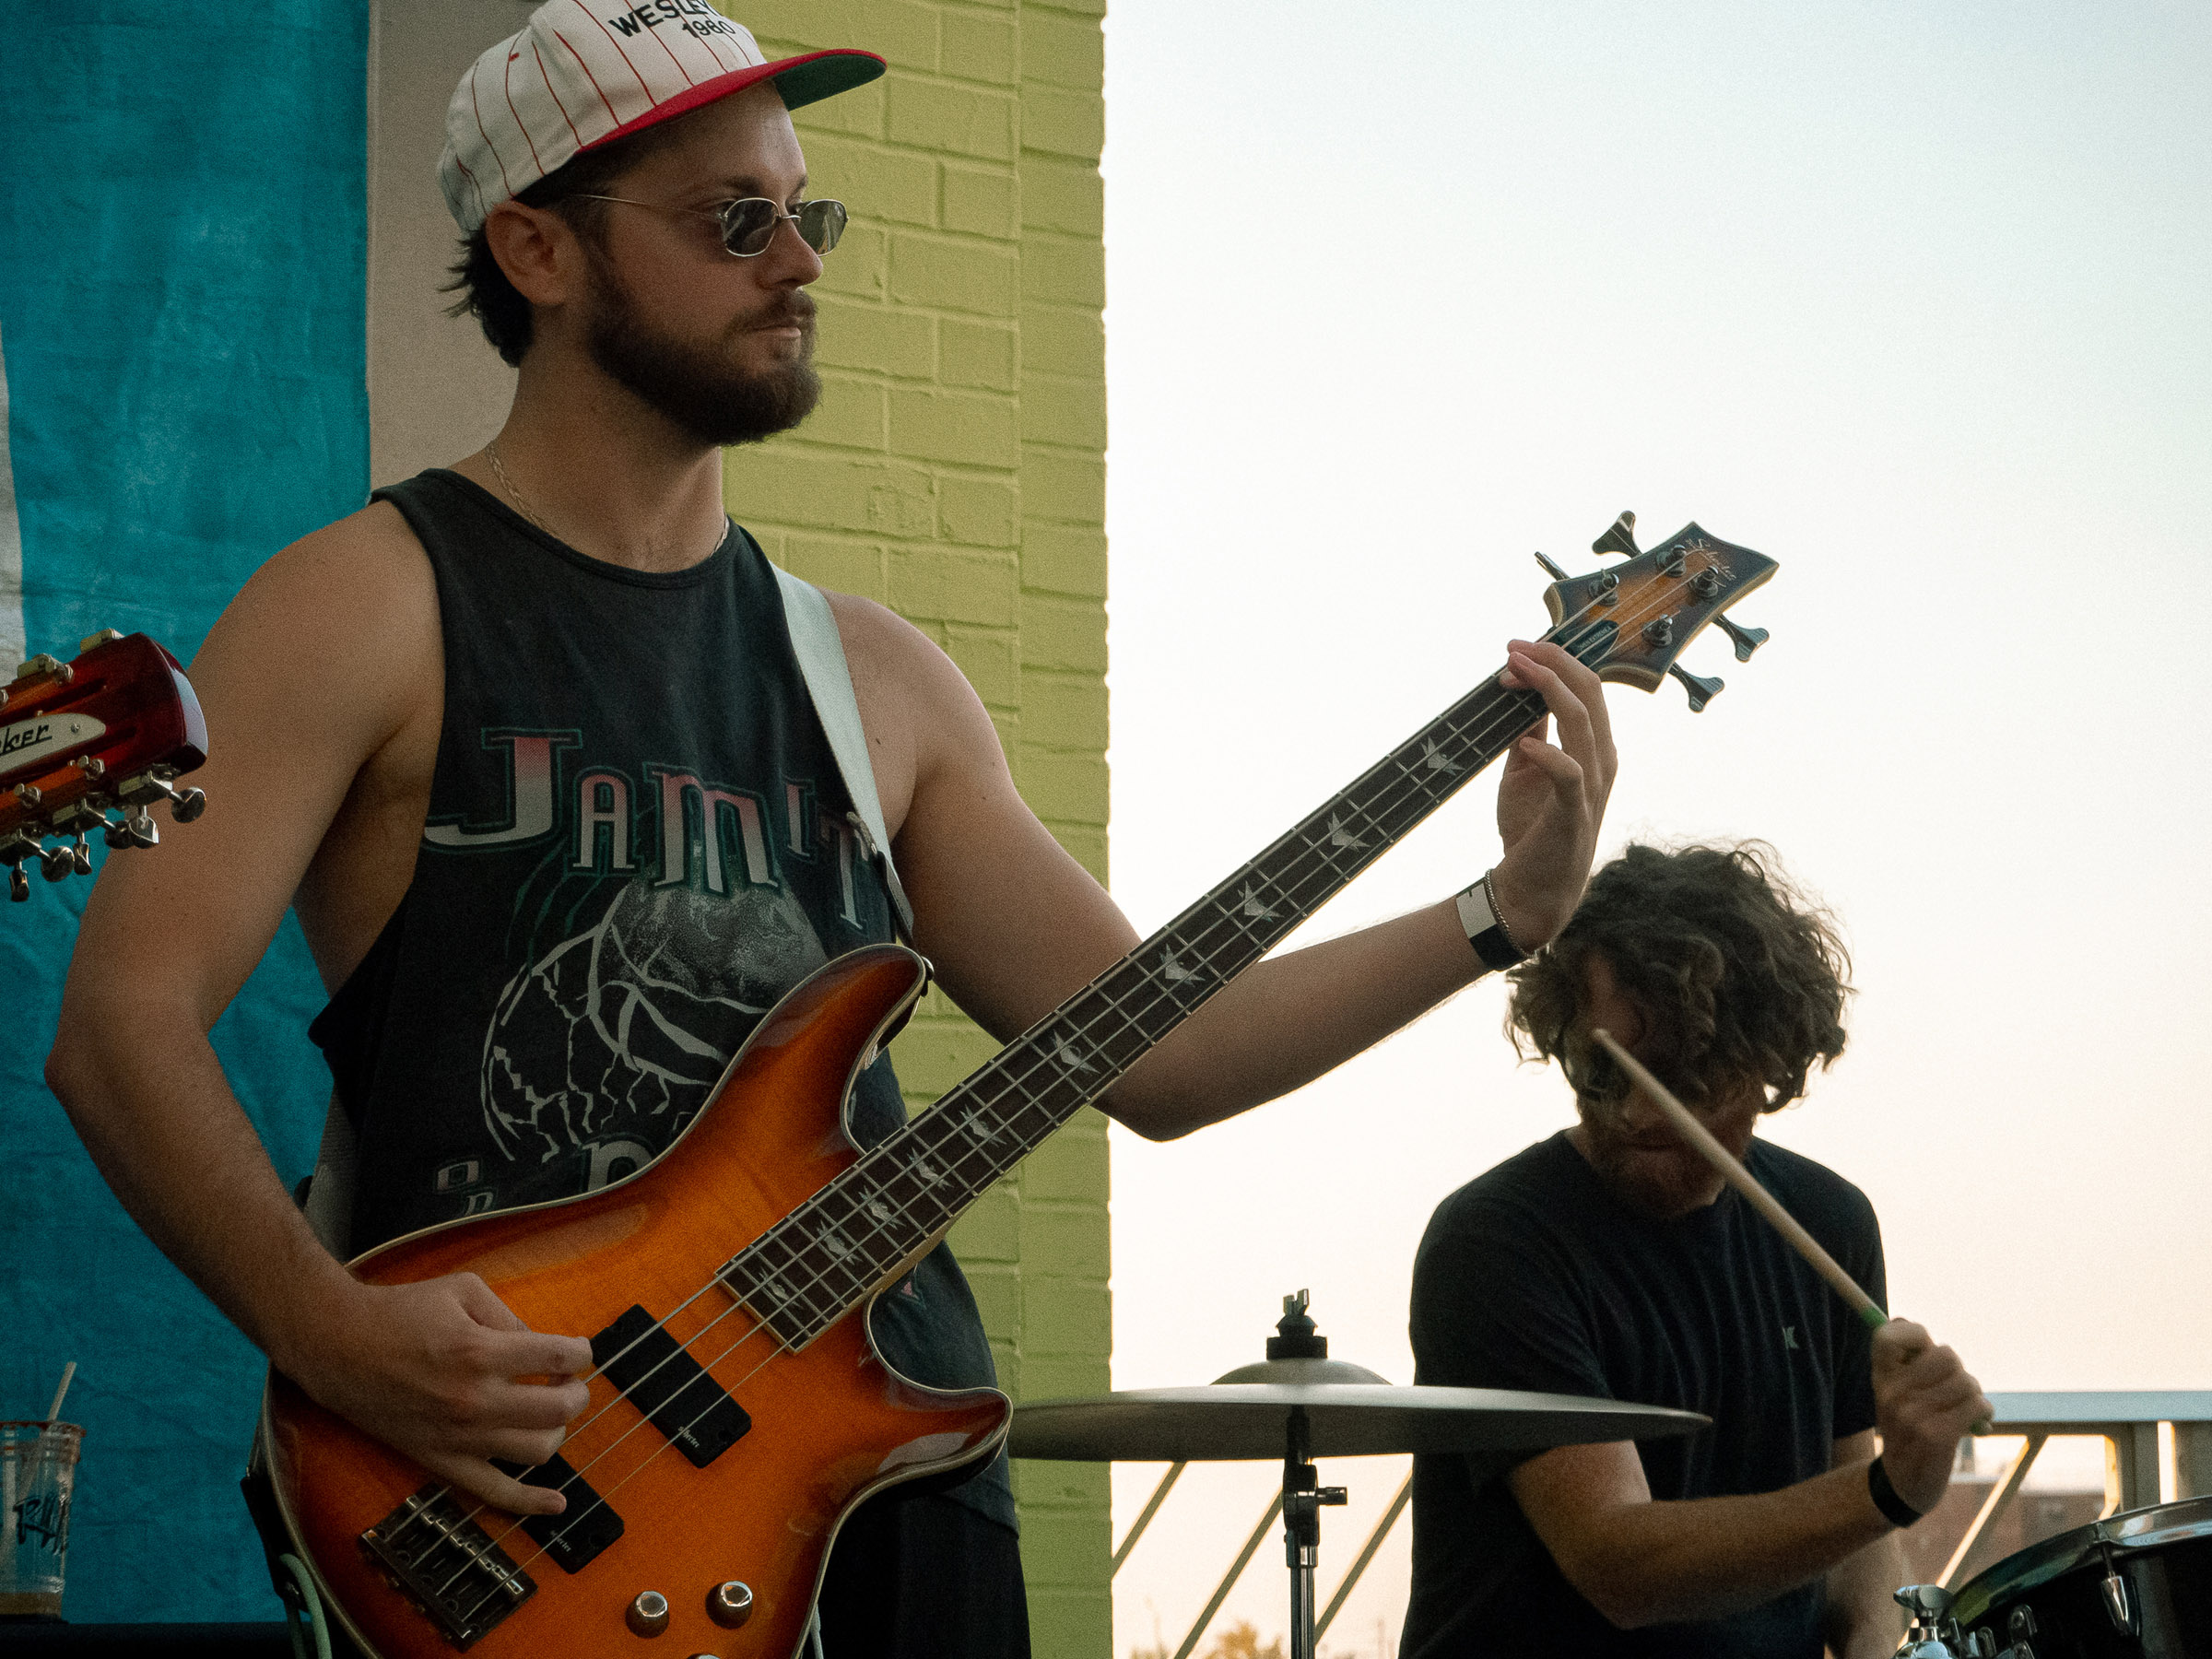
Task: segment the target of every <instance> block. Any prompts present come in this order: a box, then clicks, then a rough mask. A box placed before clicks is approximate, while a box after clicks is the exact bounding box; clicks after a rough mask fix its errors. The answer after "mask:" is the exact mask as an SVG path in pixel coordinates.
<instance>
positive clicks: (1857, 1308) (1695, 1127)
mask: <svg viewBox="0 0 2212 1659" xmlns="http://www.w3.org/2000/svg"><path fill="white" fill-rule="evenodd" d="M1590 1035H1591V1036H1593V1037H1594V1038H1596V1039H1597V1041H1598V1042H1599V1043H1600V1044H1601V1045H1603V1047H1604V1048H1605V1051H1606V1053H1608V1054H1610V1055H1612V1056H1613V1058H1614V1060H1615V1061H1617V1062H1618V1064H1619V1065H1620V1068H1621V1070H1623V1071H1625V1072H1627V1073H1628V1074H1629V1077H1630V1079H1631V1080H1632V1081H1634V1082H1635V1083H1636V1084H1637V1085H1639V1086H1640V1087H1641V1088H1642V1090H1643V1092H1644V1093H1645V1094H1647V1095H1649V1096H1650V1097H1651V1098H1652V1099H1653V1100H1654V1101H1655V1102H1657V1104H1658V1107H1659V1110H1660V1111H1661V1112H1665V1114H1666V1119H1667V1122H1669V1123H1670V1124H1674V1126H1675V1128H1676V1129H1677V1131H1678V1132H1679V1133H1680V1135H1681V1136H1682V1138H1683V1139H1684V1140H1686V1141H1688V1143H1689V1144H1690V1145H1691V1146H1693V1147H1696V1148H1697V1149H1698V1151H1699V1152H1700V1154H1702V1155H1703V1157H1704V1159H1705V1161H1706V1162H1707V1163H1709V1164H1711V1165H1712V1167H1713V1169H1714V1170H1715V1171H1718V1172H1719V1173H1720V1176H1721V1179H1722V1180H1724V1181H1725V1182H1727V1183H1728V1184H1729V1185H1730V1186H1732V1187H1734V1188H1735V1190H1736V1191H1737V1192H1739V1193H1741V1194H1743V1195H1744V1196H1745V1197H1746V1198H1747V1199H1749V1200H1750V1202H1751V1207H1752V1208H1753V1209H1755V1210H1757V1211H1758V1212H1759V1214H1760V1215H1762V1216H1764V1217H1765V1218H1767V1219H1768V1220H1769V1221H1770V1222H1771V1223H1772V1224H1773V1228H1774V1230H1775V1231H1776V1232H1778V1233H1780V1234H1781V1235H1782V1236H1783V1240H1784V1241H1787V1242H1788V1244H1789V1245H1790V1247H1791V1248H1792V1249H1793V1250H1794V1251H1796V1253H1798V1254H1799V1255H1801V1256H1803V1257H1804V1258H1805V1260H1806V1265H1807V1266H1809V1267H1811V1268H1812V1270H1813V1271H1814V1272H1815V1273H1817V1274H1818V1275H1819V1276H1820V1277H1822V1278H1824V1279H1826V1280H1827V1281H1828V1282H1829V1285H1830V1288H1833V1289H1834V1291H1835V1293H1836V1294H1837V1295H1838V1296H1840V1297H1841V1298H1842V1299H1843V1301H1844V1305H1845V1306H1846V1307H1848V1308H1850V1309H1851V1311H1852V1312H1854V1313H1856V1314H1857V1315H1858V1316H1859V1318H1860V1320H1861V1321H1862V1322H1863V1323H1864V1324H1865V1326H1866V1328H1867V1329H1868V1330H1870V1331H1871V1330H1877V1329H1879V1328H1880V1327H1881V1326H1883V1325H1886V1324H1888V1323H1889V1315H1888V1313H1886V1312H1883V1311H1882V1305H1881V1303H1879V1302H1877V1301H1876V1300H1874V1298H1873V1297H1871V1296H1869V1295H1867V1294H1866V1292H1865V1291H1864V1290H1862V1289H1861V1288H1859V1281H1858V1280H1857V1279H1854V1278H1853V1277H1851V1275H1850V1274H1848V1273H1846V1272H1844V1271H1843V1268H1842V1265H1841V1263H1839V1262H1838V1261H1837V1260H1836V1258H1835V1257H1834V1256H1831V1255H1830V1254H1829V1253H1828V1252H1827V1251H1825V1250H1823V1249H1822V1248H1821V1247H1820V1241H1819V1240H1818V1239H1816V1238H1814V1237H1813V1235H1812V1234H1811V1233H1809V1232H1806V1230H1805V1229H1804V1227H1803V1226H1801V1225H1800V1224H1799V1222H1798V1220H1797V1218H1796V1217H1794V1216H1793V1215H1791V1214H1790V1212H1789V1211H1788V1210H1786V1209H1783V1207H1782V1205H1781V1203H1780V1201H1779V1200H1777V1199H1776V1198H1775V1196H1774V1194H1771V1193H1770V1192H1768V1191H1767V1189H1766V1188H1765V1187H1763V1186H1760V1185H1759V1182H1758V1181H1756V1180H1755V1179H1754V1178H1753V1177H1752V1174H1751V1171H1748V1170H1747V1169H1745V1168H1744V1166H1743V1165H1742V1164H1741V1163H1740V1162H1738V1161H1737V1160H1736V1157H1735V1153H1733V1152H1731V1151H1729V1150H1728V1148H1727V1147H1724V1146H1722V1145H1721V1143H1720V1142H1719V1141H1717V1140H1715V1139H1713V1137H1712V1130H1710V1129H1708V1128H1706V1127H1705V1125H1704V1124H1700V1123H1699V1122H1698V1119H1697V1114H1696V1113H1694V1112H1691V1111H1690V1109H1689V1108H1688V1107H1687V1106H1685V1105H1683V1104H1682V1102H1681V1101H1679V1100H1676V1099H1675V1097H1674V1092H1673V1091H1672V1090H1671V1089H1669V1088H1667V1086H1666V1085H1665V1084H1664V1083H1662V1082H1660V1081H1659V1079H1658V1078H1656V1077H1653V1076H1652V1074H1651V1071H1650V1069H1649V1068H1648V1067H1646V1066H1645V1065H1644V1064H1643V1062H1641V1060H1639V1059H1637V1058H1636V1056H1635V1055H1633V1054H1631V1053H1629V1051H1628V1050H1627V1049H1625V1048H1623V1047H1621V1046H1620V1043H1619V1042H1618V1041H1617V1040H1616V1039H1615V1038H1614V1035H1613V1033H1612V1032H1610V1031H1608V1030H1606V1029H1605V1028H1604V1027H1602V1026H1600V1027H1598V1028H1597V1029H1596V1030H1593V1031H1592V1032H1591V1033H1590ZM1991 1426H1992V1425H1991V1424H1990V1422H1989V1421H1988V1419H1986V1418H1984V1419H1983V1421H1981V1422H1978V1423H1976V1424H1974V1425H1973V1432H1974V1433H1976V1434H1987V1433H1988V1432H1989V1431H1990V1429H1991Z"/></svg>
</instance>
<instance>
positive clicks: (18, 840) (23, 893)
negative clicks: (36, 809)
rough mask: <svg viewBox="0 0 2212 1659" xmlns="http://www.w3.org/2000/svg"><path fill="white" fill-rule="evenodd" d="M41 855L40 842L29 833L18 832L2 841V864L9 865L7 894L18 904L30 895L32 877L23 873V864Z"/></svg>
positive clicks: (0, 859) (0, 845)
mask: <svg viewBox="0 0 2212 1659" xmlns="http://www.w3.org/2000/svg"><path fill="white" fill-rule="evenodd" d="M39 855H40V851H39V843H38V842H37V841H33V840H32V839H31V838H30V837H29V836H28V835H24V834H22V833H20V832H18V833H17V834H14V835H10V836H8V837H7V838H6V840H5V841H0V864H4V865H6V866H7V896H8V897H9V898H10V899H12V900H15V902H16V903H18V904H21V903H23V902H24V901H25V900H28V899H29V897H30V878H29V877H27V876H26V875H24V874H23V866H24V865H25V864H26V863H28V862H29V860H31V859H33V858H37V857H39Z"/></svg>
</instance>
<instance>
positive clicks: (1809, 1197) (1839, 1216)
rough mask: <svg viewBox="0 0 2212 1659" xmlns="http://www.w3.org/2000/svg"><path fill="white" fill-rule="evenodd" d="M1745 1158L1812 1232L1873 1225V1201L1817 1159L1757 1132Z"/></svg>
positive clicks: (1859, 1229) (1845, 1230) (1761, 1180)
mask: <svg viewBox="0 0 2212 1659" xmlns="http://www.w3.org/2000/svg"><path fill="white" fill-rule="evenodd" d="M1745 1161H1746V1163H1747V1167H1748V1168H1749V1169H1750V1171H1751V1172H1752V1174H1754V1175H1756V1176H1758V1177H1759V1184H1760V1185H1761V1186H1763V1187H1765V1188H1766V1189H1767V1190H1768V1191H1769V1192H1771V1193H1772V1194H1774V1196H1775V1197H1776V1198H1778V1199H1779V1200H1781V1202H1782V1206H1783V1208H1784V1209H1786V1210H1788V1211H1789V1212H1790V1213H1791V1214H1792V1215H1794V1216H1795V1217H1796V1218H1797V1219H1798V1220H1800V1221H1802V1222H1803V1223H1805V1225H1806V1228H1807V1229H1809V1230H1811V1231H1813V1232H1814V1233H1815V1234H1819V1233H1820V1232H1821V1231H1822V1230H1823V1227H1824V1226H1825V1227H1826V1228H1827V1229H1828V1230H1832V1231H1836V1232H1840V1233H1846V1234H1849V1233H1856V1232H1863V1231H1865V1230H1869V1229H1871V1228H1872V1227H1873V1226H1874V1225H1875V1219H1876V1218H1875V1213H1874V1201H1873V1200H1872V1199H1870V1198H1868V1197H1867V1196H1866V1194H1865V1193H1863V1192H1861V1191H1860V1190H1859V1188H1858V1187H1857V1185H1855V1184H1854V1183H1853V1182H1851V1181H1849V1180H1848V1179H1846V1178H1845V1177H1843V1176H1841V1175H1839V1174H1838V1173H1836V1171H1833V1170H1831V1169H1830V1168H1829V1167H1828V1166H1827V1165H1826V1164H1824V1163H1821V1162H1820V1161H1819V1160H1818V1159H1811V1158H1807V1157H1806V1155H1805V1154H1804V1153H1802V1152H1793V1151H1791V1150H1790V1149H1789V1148H1788V1147H1779V1146H1776V1145H1775V1144H1774V1143H1773V1142H1772V1141H1771V1140H1769V1139H1767V1138H1766V1137H1765V1136H1764V1135H1759V1136H1756V1137H1754V1138H1753V1140H1752V1142H1751V1148H1750V1154H1749V1156H1748V1157H1747V1159H1746V1160H1745Z"/></svg>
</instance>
